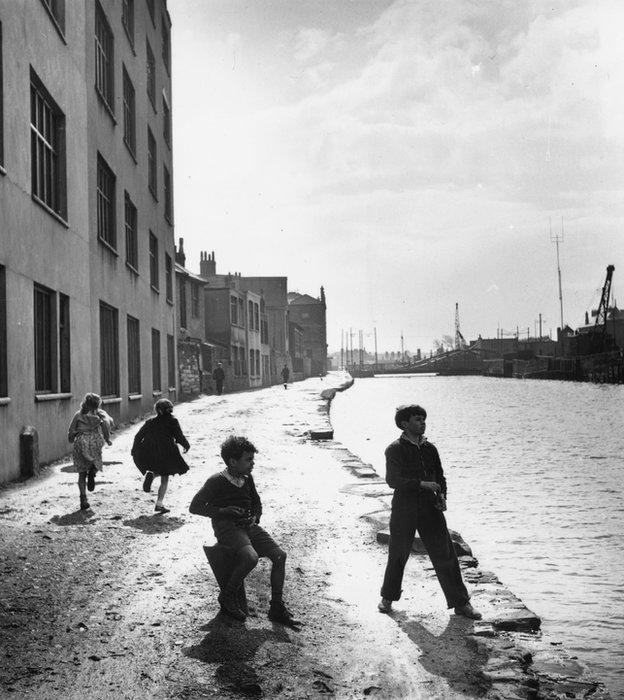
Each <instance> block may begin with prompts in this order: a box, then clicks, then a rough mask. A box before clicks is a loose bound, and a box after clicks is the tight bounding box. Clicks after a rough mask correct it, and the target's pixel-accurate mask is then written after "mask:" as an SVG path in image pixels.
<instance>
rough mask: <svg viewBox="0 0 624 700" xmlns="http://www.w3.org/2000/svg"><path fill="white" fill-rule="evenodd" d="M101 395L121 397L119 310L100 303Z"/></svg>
mask: <svg viewBox="0 0 624 700" xmlns="http://www.w3.org/2000/svg"><path fill="white" fill-rule="evenodd" d="M100 385H101V388H100V393H101V394H102V396H119V327H118V322H117V309H115V308H114V307H112V306H109V305H108V304H105V303H104V302H103V301H101V302H100Z"/></svg>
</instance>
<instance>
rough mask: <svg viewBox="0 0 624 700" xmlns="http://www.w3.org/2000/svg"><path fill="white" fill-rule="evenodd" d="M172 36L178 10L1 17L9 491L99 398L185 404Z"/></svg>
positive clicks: (61, 10) (147, 6) (125, 411)
mask: <svg viewBox="0 0 624 700" xmlns="http://www.w3.org/2000/svg"><path fill="white" fill-rule="evenodd" d="M66 10H67V11H66ZM25 28H26V30H27V31H26V34H25ZM170 32H171V22H170V18H169V14H168V12H167V7H166V2H165V1H164V0H152V1H151V2H145V3H138V2H135V3H132V2H123V3H118V2H115V1H114V0H100V1H99V2H87V3H81V2H76V3H65V2H63V1H62V0H59V2H7V3H2V5H1V6H0V51H1V54H2V56H3V57H4V61H2V60H0V426H1V427H0V430H1V432H2V440H1V441H0V480H1V481H6V480H8V479H11V478H15V477H17V476H19V473H20V467H19V463H20V462H19V433H20V430H21V429H22V427H23V426H25V425H31V426H33V427H34V428H35V429H36V430H37V432H38V436H39V456H40V459H41V461H42V462H46V461H50V460H52V459H55V458H57V457H60V456H61V455H63V454H65V453H67V452H68V449H69V447H70V446H69V444H68V442H67V426H68V424H69V421H70V419H71V416H72V414H73V412H74V411H75V410H76V408H77V407H78V405H79V402H80V400H81V398H82V396H83V394H84V393H85V392H87V391H96V392H98V393H100V394H101V395H102V396H103V397H104V402H105V408H106V410H107V411H108V412H109V413H111V414H112V415H113V417H114V418H115V420H116V421H123V420H128V419H132V418H136V417H138V416H140V415H142V414H143V413H145V412H146V411H147V410H149V409H150V408H151V406H152V405H153V402H154V400H155V398H157V397H159V396H168V397H171V398H175V397H176V390H177V372H176V364H177V363H176V356H175V335H176V330H175V314H174V298H173V278H174V267H173V266H174V263H173V192H172V181H173V166H172V157H171V77H170V73H171V64H170V56H171V52H170ZM25 36H26V37H27V40H26V41H25V40H24V37H25ZM8 57H10V60H8Z"/></svg>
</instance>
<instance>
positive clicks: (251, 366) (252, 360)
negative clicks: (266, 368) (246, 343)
mask: <svg viewBox="0 0 624 700" xmlns="http://www.w3.org/2000/svg"><path fill="white" fill-rule="evenodd" d="M255 357H256V355H255V352H254V351H253V350H250V351H249V374H251V375H252V376H253V375H254V374H255V373H256V362H255Z"/></svg>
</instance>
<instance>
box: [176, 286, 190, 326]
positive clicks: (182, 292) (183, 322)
mask: <svg viewBox="0 0 624 700" xmlns="http://www.w3.org/2000/svg"><path fill="white" fill-rule="evenodd" d="M178 297H179V299H180V328H186V327H187V321H188V314H187V311H188V307H187V299H186V279H185V278H184V277H180V288H179V293H178Z"/></svg>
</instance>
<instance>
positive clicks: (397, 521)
mask: <svg viewBox="0 0 624 700" xmlns="http://www.w3.org/2000/svg"><path fill="white" fill-rule="evenodd" d="M416 530H418V534H419V535H420V539H421V540H422V543H423V545H424V547H425V549H426V550H427V553H428V554H429V558H430V559H431V563H432V564H433V568H434V570H435V572H436V575H437V577H438V581H439V582H440V586H441V587H442V591H443V593H444V596H445V598H446V604H447V606H448V607H449V608H455V607H459V606H460V605H464V604H465V603H467V602H468V600H469V598H470V596H469V595H468V591H467V590H466V586H465V585H464V582H463V580H462V576H461V571H460V569H459V562H458V561H457V555H456V554H455V548H454V546H453V542H452V541H451V536H450V535H449V532H448V528H447V526H446V518H445V517H444V514H443V513H442V511H440V510H438V509H437V508H435V507H434V505H433V503H432V502H431V499H429V498H428V494H426V493H423V494H419V495H418V496H415V495H410V496H409V500H408V499H407V498H405V496H403V495H402V494H401V496H399V497H397V494H395V496H394V498H393V499H392V513H391V515H390V542H389V543H388V563H387V565H386V573H385V576H384V581H383V586H382V588H381V597H382V598H386V600H399V598H400V597H401V583H402V581H403V572H404V570H405V564H406V563H407V560H408V558H409V555H410V552H411V550H412V543H413V541H414V534H415V532H416Z"/></svg>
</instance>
